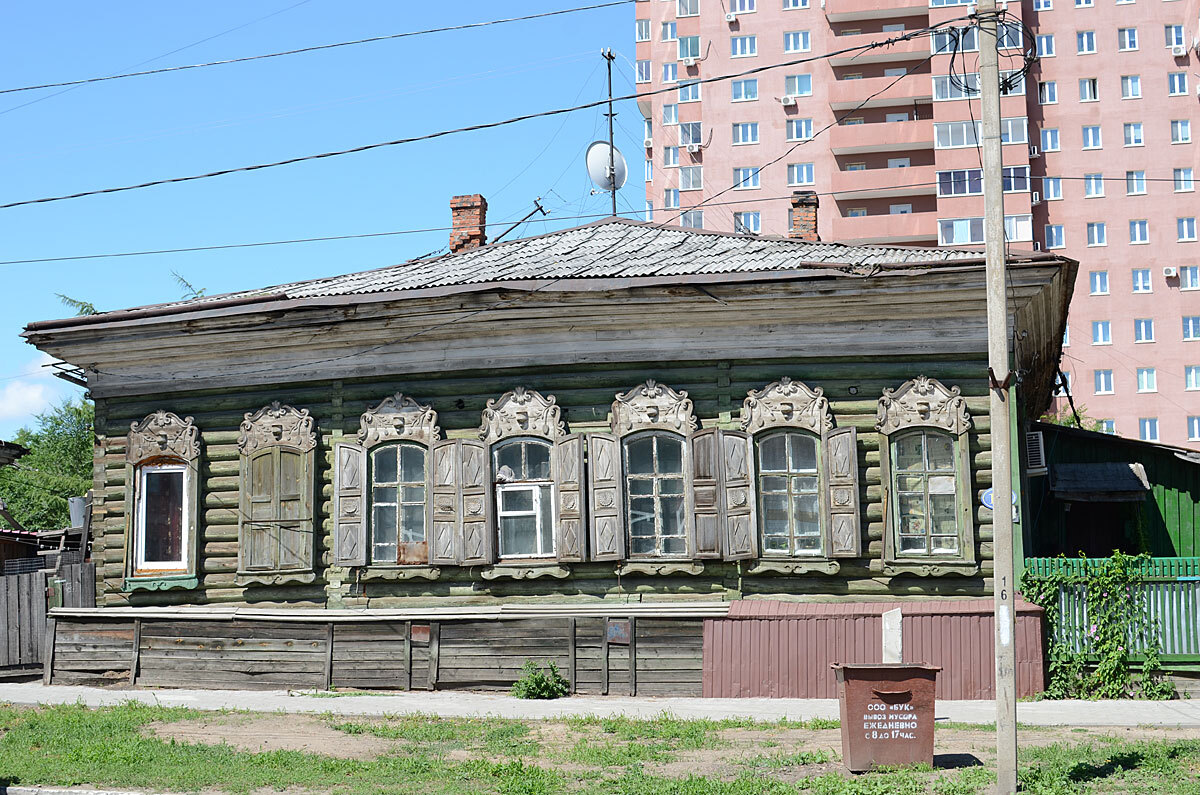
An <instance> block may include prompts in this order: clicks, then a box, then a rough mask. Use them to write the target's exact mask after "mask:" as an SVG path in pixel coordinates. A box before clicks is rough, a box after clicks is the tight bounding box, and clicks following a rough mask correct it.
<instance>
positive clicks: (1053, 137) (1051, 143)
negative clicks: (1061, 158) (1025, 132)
mask: <svg viewBox="0 0 1200 795" xmlns="http://www.w3.org/2000/svg"><path fill="white" fill-rule="evenodd" d="M1061 149H1062V137H1061V136H1060V135H1059V131H1058V128H1057V127H1043V128H1042V151H1043V152H1058V151H1060V150H1061Z"/></svg>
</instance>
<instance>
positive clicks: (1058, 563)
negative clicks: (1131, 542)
mask: <svg viewBox="0 0 1200 795" xmlns="http://www.w3.org/2000/svg"><path fill="white" fill-rule="evenodd" d="M1108 560H1109V559H1108V558H1025V568H1026V569H1027V570H1028V571H1029V572H1030V574H1033V575H1034V576H1041V577H1044V576H1047V575H1050V574H1058V573H1063V574H1075V575H1079V574H1084V573H1086V572H1087V571H1091V570H1095V569H1097V568H1099V567H1100V566H1102V565H1104V563H1106V562H1107V561H1108ZM1141 569H1142V577H1143V578H1144V579H1146V580H1178V579H1181V578H1192V577H1194V578H1197V579H1200V558H1150V559H1149V560H1148V561H1146V562H1145V563H1144V564H1142V566H1141Z"/></svg>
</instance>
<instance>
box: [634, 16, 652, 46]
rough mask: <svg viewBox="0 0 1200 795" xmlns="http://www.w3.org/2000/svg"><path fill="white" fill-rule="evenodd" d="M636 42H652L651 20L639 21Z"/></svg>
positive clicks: (635, 36)
mask: <svg viewBox="0 0 1200 795" xmlns="http://www.w3.org/2000/svg"><path fill="white" fill-rule="evenodd" d="M634 41H650V20H648V19H639V20H638V21H637V32H636V34H635V35H634Z"/></svg>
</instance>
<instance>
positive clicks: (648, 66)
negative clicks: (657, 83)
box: [633, 61, 654, 83]
mask: <svg viewBox="0 0 1200 795" xmlns="http://www.w3.org/2000/svg"><path fill="white" fill-rule="evenodd" d="M653 73H654V62H653V61H638V62H637V64H636V66H635V74H634V78H633V81H634V82H635V83H649V82H650V81H651V79H652V75H653Z"/></svg>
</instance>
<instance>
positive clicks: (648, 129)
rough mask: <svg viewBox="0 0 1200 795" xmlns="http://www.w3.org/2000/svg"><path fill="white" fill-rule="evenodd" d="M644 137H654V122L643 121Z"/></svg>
mask: <svg viewBox="0 0 1200 795" xmlns="http://www.w3.org/2000/svg"><path fill="white" fill-rule="evenodd" d="M642 137H643V138H653V137H654V122H652V121H650V120H649V119H642Z"/></svg>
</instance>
